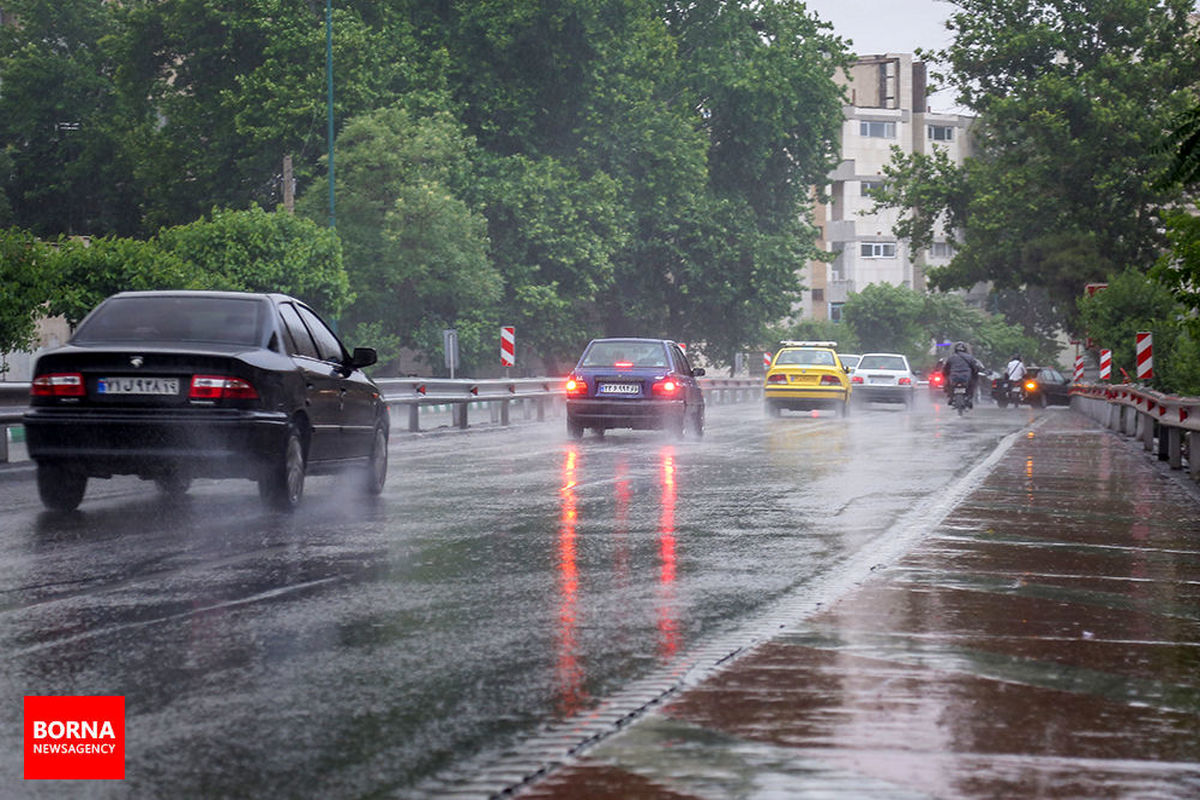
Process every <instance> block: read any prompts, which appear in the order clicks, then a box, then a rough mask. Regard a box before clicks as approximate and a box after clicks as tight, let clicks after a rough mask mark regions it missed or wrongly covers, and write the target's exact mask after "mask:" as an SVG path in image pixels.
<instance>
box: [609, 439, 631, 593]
mask: <svg viewBox="0 0 1200 800" xmlns="http://www.w3.org/2000/svg"><path fill="white" fill-rule="evenodd" d="M614 478H615V480H614V482H613V502H614V504H615V506H616V508H615V509H614V511H613V522H614V524H615V527H614V530H613V536H614V537H615V542H614V544H615V545H616V548H615V553H614V556H613V569H614V570H615V571H616V582H617V586H618V587H620V588H625V587H628V586H629V574H630V569H631V566H630V560H631V559H630V554H629V505H630V502H631V501H632V500H633V487H632V486H631V484H630V481H629V465H628V464H626V463H625V461H624V460H621V461H618V462H617V468H616V472H615V474H614Z"/></svg>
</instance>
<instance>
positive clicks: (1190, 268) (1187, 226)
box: [1150, 210, 1200, 339]
mask: <svg viewBox="0 0 1200 800" xmlns="http://www.w3.org/2000/svg"><path fill="white" fill-rule="evenodd" d="M1165 223H1166V229H1167V240H1168V242H1169V243H1170V248H1169V249H1168V250H1167V251H1166V252H1164V253H1163V255H1162V256H1161V257H1160V258H1159V260H1158V262H1157V263H1156V264H1155V266H1154V269H1153V270H1151V273H1150V274H1151V275H1152V276H1153V277H1154V278H1156V279H1157V280H1158V281H1159V282H1160V283H1161V284H1162V285H1163V286H1165V287H1166V288H1167V290H1168V291H1170V292H1171V294H1172V295H1173V296H1174V298H1175V300H1176V301H1177V302H1178V303H1180V304H1181V305H1182V306H1183V308H1184V309H1185V310H1186V311H1187V314H1186V317H1185V319H1186V323H1185V324H1187V325H1190V327H1191V329H1192V334H1193V338H1197V339H1200V217H1198V216H1196V215H1195V214H1192V213H1189V212H1187V211H1184V210H1175V211H1172V212H1169V213H1168V214H1166V218H1165Z"/></svg>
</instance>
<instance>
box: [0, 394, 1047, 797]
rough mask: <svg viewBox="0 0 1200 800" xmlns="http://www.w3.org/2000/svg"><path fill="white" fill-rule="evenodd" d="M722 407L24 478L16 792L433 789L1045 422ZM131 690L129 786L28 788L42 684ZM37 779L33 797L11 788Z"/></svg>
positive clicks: (11, 572) (15, 602)
mask: <svg viewBox="0 0 1200 800" xmlns="http://www.w3.org/2000/svg"><path fill="white" fill-rule="evenodd" d="M1055 413H1067V412H1066V411H1065V410H1062V409H1050V410H1047V411H1033V410H1030V409H1022V410H1019V411H1017V410H1013V409H1008V410H1006V411H1001V410H999V409H996V408H995V407H992V406H984V407H981V408H979V409H977V410H976V411H974V412H972V413H971V414H969V415H968V416H967V417H965V418H961V419H960V418H958V417H956V416H954V415H953V414H947V413H946V410H945V409H944V408H943V407H934V406H931V405H930V404H928V403H927V402H921V403H919V404H918V406H917V407H916V409H914V410H913V411H912V412H905V411H903V410H901V409H899V408H898V407H885V406H874V407H872V408H871V409H868V410H863V411H859V412H856V413H855V414H853V415H852V416H851V417H850V418H848V419H844V420H843V419H838V418H836V417H831V416H820V417H813V416H811V415H800V414H794V415H785V416H784V417H783V418H781V419H766V418H764V417H763V415H762V412H761V409H760V408H759V406H758V405H757V404H750V405H744V406H710V407H709V414H708V434H707V436H706V438H705V439H704V440H703V441H696V440H693V439H688V440H685V441H683V442H670V441H668V440H666V439H664V438H662V437H661V436H659V435H657V434H653V433H642V432H611V433H609V435H608V436H606V437H605V438H604V439H598V438H596V437H594V436H592V435H590V434H589V435H588V436H587V437H586V438H585V439H584V440H583V441H582V442H579V443H572V442H569V441H568V440H567V438H566V436H565V433H564V430H563V424H562V421H561V420H552V421H548V422H546V423H545V424H536V423H534V424H530V423H526V424H521V425H518V426H515V427H513V428H511V429H506V430H490V431H485V430H477V431H469V432H466V433H446V434H437V433H434V434H430V435H420V436H411V435H408V434H405V433H402V432H396V433H395V435H394V438H393V445H392V450H391V457H392V464H391V475H390V477H389V480H388V484H387V487H386V489H385V492H384V494H383V496H382V497H381V498H379V499H378V500H377V501H372V502H367V501H364V500H363V499H362V498H361V497H360V496H357V495H356V494H355V493H354V492H353V490H352V489H351V488H350V487H349V486H347V485H345V483H344V482H343V481H339V480H338V479H335V478H313V479H311V480H310V482H309V485H308V487H307V489H306V500H305V505H304V507H303V509H302V510H301V512H300V513H297V514H296V515H294V516H290V517H288V516H280V515H274V514H271V513H268V512H265V511H263V510H262V508H261V506H260V503H259V500H258V496H257V492H256V490H255V488H254V486H253V484H251V483H249V482H231V481H225V482H215V481H214V482H202V483H198V484H197V485H196V486H194V487H193V489H192V491H191V492H190V493H189V495H188V497H187V498H186V499H185V500H184V501H183V502H182V503H172V502H169V501H168V500H166V499H165V498H163V497H161V496H159V495H157V494H156V492H155V490H154V488H153V486H152V485H151V484H146V483H141V482H138V481H136V480H130V479H118V480H113V481H96V482H93V483H92V485H91V486H89V489H88V494H87V496H86V497H85V498H84V501H83V505H82V506H81V510H80V511H79V512H77V513H75V514H71V515H66V516H61V515H52V514H47V513H45V512H43V511H42V510H41V506H40V504H39V502H38V500H37V497H36V490H35V488H34V485H33V481H32V475H31V474H30V473H28V472H23V471H19V470H18V471H15V472H7V473H3V474H0V509H3V511H0V663H2V664H3V668H2V669H0V682H2V685H3V687H4V697H5V700H6V702H5V703H4V705H3V708H2V711H0V714H2V715H3V720H2V724H0V785H2V786H4V787H5V789H4V793H5V795H6V796H16V797H63V796H66V797H77V796H78V797H167V796H174V797H181V796H182V797H198V796H204V797H267V796H288V797H361V796H411V795H419V794H421V792H422V789H421V788H420V787H422V786H428V785H429V784H428V781H429V780H430V778H431V776H435V775H437V774H439V773H440V772H442V771H444V770H448V769H453V768H454V767H456V766H460V765H461V764H462V763H464V762H471V761H473V760H477V759H481V758H482V759H486V756H487V754H488V753H493V752H498V751H499V750H501V749H502V748H505V747H507V746H509V745H511V744H512V743H513V742H516V741H518V740H520V739H521V738H522V737H525V736H527V735H529V734H530V733H532V732H535V731H537V730H539V729H541V728H543V727H544V726H546V725H548V724H552V723H554V722H556V721H560V720H563V719H566V718H570V717H572V715H576V714H579V713H580V712H583V711H586V710H587V709H589V708H592V707H594V706H595V705H596V704H597V703H598V702H599V701H600V700H601V699H603V698H605V697H606V696H609V695H611V694H613V693H614V692H617V691H619V690H620V689H621V688H622V687H624V686H626V685H628V684H629V683H630V682H631V681H634V680H636V679H641V678H645V677H646V676H649V675H654V674H655V673H658V672H664V671H669V670H670V669H671V666H672V664H673V663H674V661H675V660H676V659H677V658H678V657H679V655H680V654H681V653H683V652H684V651H685V650H686V649H688V648H691V647H694V646H695V645H696V644H697V643H699V642H702V641H703V640H705V639H706V638H711V637H715V636H719V635H721V634H722V633H726V632H729V631H731V630H737V629H738V628H739V626H742V625H745V624H746V623H747V621H749V620H752V619H753V618H754V617H755V615H756V614H758V613H760V612H761V611H762V609H764V608H766V607H768V606H769V605H770V604H772V603H773V602H775V601H777V600H779V599H780V598H784V597H786V596H788V595H790V594H794V593H796V592H799V591H805V590H806V589H807V588H809V587H812V586H814V585H816V584H819V583H820V581H822V580H825V579H827V578H828V576H829V575H830V574H831V573H837V572H838V571H839V570H847V569H858V568H861V565H863V564H865V563H869V560H870V557H871V554H872V552H873V551H875V550H877V549H879V548H880V547H882V546H884V545H885V544H886V543H885V542H884V541H883V540H882V539H883V537H884V536H886V533H887V532H888V530H889V529H890V528H891V527H892V526H893V525H894V523H896V521H897V520H899V519H901V518H905V517H911V516H912V515H913V513H914V510H915V511H917V512H919V510H920V508H921V507H922V505H923V504H936V503H938V502H939V499H940V497H941V496H942V494H943V493H944V492H945V491H946V488H947V487H948V486H950V485H951V484H952V483H953V482H954V481H955V480H956V479H957V478H959V477H961V476H962V475H963V474H965V473H966V472H967V471H968V470H969V469H970V468H971V467H972V466H973V465H975V464H977V463H979V462H981V461H983V460H984V459H985V458H986V457H987V455H988V454H989V453H990V452H991V451H992V450H993V449H994V448H995V447H996V445H997V443H999V442H1000V441H1001V440H1002V439H1003V438H1004V437H1006V436H1007V435H1009V434H1011V433H1013V432H1014V431H1017V430H1021V429H1023V428H1024V427H1027V426H1028V425H1029V424H1030V423H1031V422H1032V421H1034V420H1035V418H1036V417H1037V416H1038V415H1039V414H1055ZM34 694H120V695H124V696H125V698H126V710H127V711H126V713H127V727H126V730H127V740H126V748H127V766H126V776H127V777H126V780H125V781H123V782H78V783H61V782H24V781H22V780H21V778H20V776H21V734H20V718H21V698H22V696H24V695H34ZM10 791H11V794H10Z"/></svg>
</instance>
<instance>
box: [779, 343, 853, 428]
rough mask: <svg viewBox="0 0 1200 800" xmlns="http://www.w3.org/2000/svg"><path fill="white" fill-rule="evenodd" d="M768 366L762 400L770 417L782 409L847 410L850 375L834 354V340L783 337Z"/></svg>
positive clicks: (840, 411)
mask: <svg viewBox="0 0 1200 800" xmlns="http://www.w3.org/2000/svg"><path fill="white" fill-rule="evenodd" d="M779 345H780V347H779V350H778V351H777V352H776V353H775V357H774V358H772V359H771V366H769V367H767V376H766V379H765V382H764V383H763V401H764V403H765V405H766V410H767V413H768V414H770V415H771V416H773V417H777V416H779V412H780V411H781V410H783V409H785V408H787V409H792V410H796V411H810V410H813V409H818V408H831V409H834V410H836V411H837V412H838V414H839V415H840V416H843V417H844V416H846V414H848V413H850V375H849V369H848V368H847V367H845V366H844V365H843V364H842V361H841V359H840V358H839V357H838V353H837V342H797V341H791V340H785V341H782V342H780V343H779Z"/></svg>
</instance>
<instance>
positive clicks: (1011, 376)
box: [1004, 353, 1025, 383]
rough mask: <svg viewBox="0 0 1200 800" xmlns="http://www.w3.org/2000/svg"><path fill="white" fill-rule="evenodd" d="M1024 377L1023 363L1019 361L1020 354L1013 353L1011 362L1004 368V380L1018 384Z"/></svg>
mask: <svg viewBox="0 0 1200 800" xmlns="http://www.w3.org/2000/svg"><path fill="white" fill-rule="evenodd" d="M1024 377H1025V362H1024V361H1022V360H1021V354H1020V353H1013V354H1012V360H1010V361H1009V362H1008V366H1007V367H1005V368H1004V379H1005V380H1007V381H1008V382H1009V383H1020V382H1021V379H1022V378H1024Z"/></svg>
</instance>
